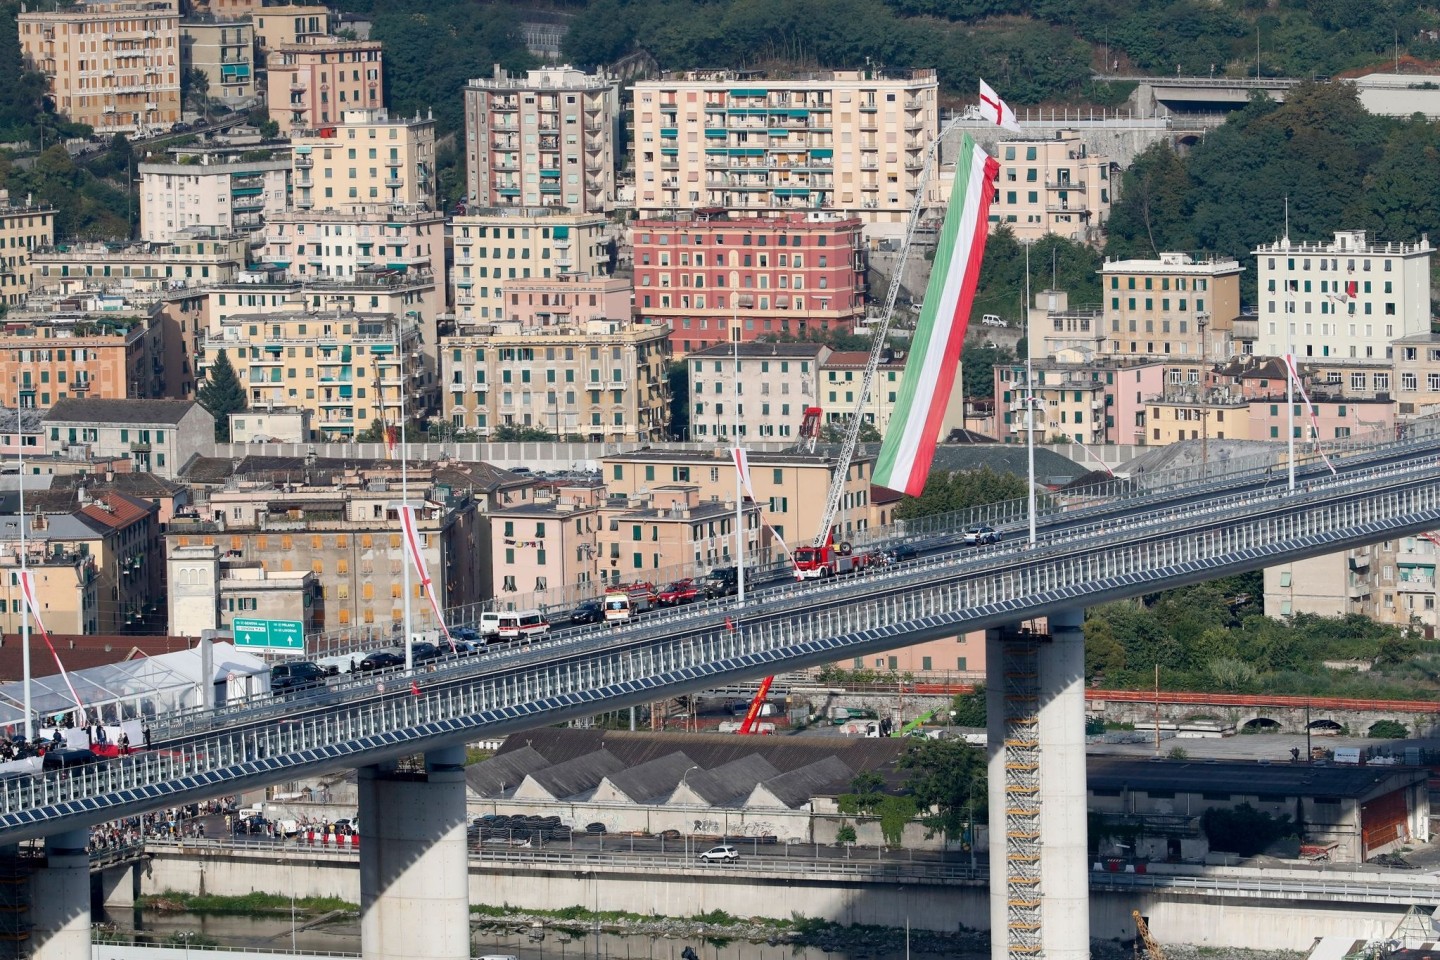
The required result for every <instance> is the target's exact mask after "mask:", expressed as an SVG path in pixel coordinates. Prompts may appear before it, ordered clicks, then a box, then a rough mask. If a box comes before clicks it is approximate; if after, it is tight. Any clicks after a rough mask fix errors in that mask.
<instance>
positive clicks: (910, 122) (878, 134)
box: [632, 70, 939, 236]
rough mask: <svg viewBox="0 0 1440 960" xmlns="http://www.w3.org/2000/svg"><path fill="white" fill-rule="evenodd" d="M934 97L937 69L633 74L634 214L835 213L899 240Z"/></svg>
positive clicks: (930, 133) (930, 131)
mask: <svg viewBox="0 0 1440 960" xmlns="http://www.w3.org/2000/svg"><path fill="white" fill-rule="evenodd" d="M937 94H938V81H937V80H936V76H935V71H934V70H915V71H912V72H911V73H910V74H909V75H908V76H905V77H894V78H892V77H887V76H883V75H880V74H878V73H872V72H871V71H869V70H866V71H860V70H836V71H828V72H823V71H822V72H818V73H812V74H809V75H807V76H806V77H803V78H795V79H785V78H780V77H762V76H758V75H741V74H738V73H734V72H730V71H718V70H717V71H695V72H690V73H685V74H683V75H679V76H666V77H664V78H662V79H659V80H644V81H640V82H638V83H636V84H635V90H634V105H633V111H634V115H633V120H634V124H633V125H634V143H633V145H632V146H633V149H634V153H635V206H636V208H637V213H638V215H639V216H640V217H641V218H645V217H659V216H664V215H666V214H672V215H673V214H674V213H675V212H677V211H680V210H687V211H688V210H694V209H697V208H704V207H724V208H726V209H729V210H731V211H745V212H747V213H765V214H774V213H784V212H789V211H795V210H825V211H830V212H837V211H838V212H843V213H844V214H846V215H847V216H856V217H860V218H861V219H862V220H864V221H865V223H866V224H867V225H870V226H871V227H872V229H873V228H877V227H878V228H881V230H882V232H886V233H893V234H894V235H897V236H898V235H899V234H901V233H903V230H904V224H905V223H906V222H908V220H909V217H910V210H911V208H912V207H913V205H914V201H915V191H916V190H917V189H919V188H920V185H919V175H920V171H921V169H922V168H923V167H924V162H925V151H926V150H928V149H929V147H930V144H931V143H932V142H933V141H934V139H935V137H936V136H937V135H938V132H939V126H938V124H939V107H938V103H937ZM886 225H888V226H886Z"/></svg>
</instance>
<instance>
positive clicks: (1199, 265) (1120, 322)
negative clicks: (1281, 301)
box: [1098, 253, 1244, 361]
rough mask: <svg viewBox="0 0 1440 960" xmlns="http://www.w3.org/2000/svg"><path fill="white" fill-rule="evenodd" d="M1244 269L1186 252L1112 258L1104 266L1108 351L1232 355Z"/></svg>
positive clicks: (1105, 346)
mask: <svg viewBox="0 0 1440 960" xmlns="http://www.w3.org/2000/svg"><path fill="white" fill-rule="evenodd" d="M1243 272H1244V269H1243V268H1242V267H1241V266H1240V263H1239V262H1238V261H1236V260H1214V259H1211V260H1208V261H1203V262H1196V261H1195V260H1194V259H1192V258H1191V257H1190V256H1189V255H1188V254H1184V253H1162V254H1160V256H1159V258H1158V259H1155V260H1107V261H1106V262H1105V264H1104V265H1103V266H1102V267H1101V268H1100V285H1101V287H1102V296H1103V297H1104V303H1103V306H1102V310H1103V311H1104V313H1103V328H1104V333H1105V335H1104V337H1103V339H1099V341H1098V342H1099V344H1100V345H1101V347H1102V351H1103V352H1104V353H1108V354H1111V355H1113V356H1120V357H1139V356H1145V357H1156V358H1166V357H1171V358H1175V359H1177V360H1184V359H1195V360H1206V361H1220V360H1226V359H1228V358H1229V357H1230V356H1231V355H1232V353H1233V346H1232V345H1233V343H1234V339H1233V337H1232V333H1233V330H1234V322H1235V318H1236V317H1238V316H1239V315H1240V274H1241V273H1243ZM1202 338H1203V339H1202Z"/></svg>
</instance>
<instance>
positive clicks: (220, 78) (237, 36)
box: [180, 14, 256, 104]
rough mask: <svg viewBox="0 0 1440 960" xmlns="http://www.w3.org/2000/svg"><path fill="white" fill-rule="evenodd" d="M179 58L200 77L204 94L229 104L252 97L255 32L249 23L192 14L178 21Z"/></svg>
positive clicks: (253, 94)
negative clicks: (181, 54)
mask: <svg viewBox="0 0 1440 960" xmlns="http://www.w3.org/2000/svg"><path fill="white" fill-rule="evenodd" d="M180 49H181V51H182V52H183V54H184V55H183V57H182V59H181V62H182V63H185V64H186V65H187V66H188V67H189V68H190V69H192V70H198V71H200V73H202V74H204V76H205V80H206V83H207V84H208V87H207V88H206V95H207V96H209V97H210V99H212V100H218V101H220V102H221V103H225V104H230V103H233V102H236V101H240V100H249V99H250V98H251V97H253V96H255V89H256V88H255V63H254V60H255V29H254V27H253V26H252V25H251V23H250V20H249V19H248V18H247V19H240V18H227V17H216V16H210V15H204V14H194V15H191V16H188V17H186V18H185V19H184V20H182V21H180Z"/></svg>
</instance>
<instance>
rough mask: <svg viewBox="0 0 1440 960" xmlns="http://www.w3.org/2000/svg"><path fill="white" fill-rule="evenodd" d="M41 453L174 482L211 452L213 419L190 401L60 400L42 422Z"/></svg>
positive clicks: (206, 411) (213, 428) (90, 398)
mask: <svg viewBox="0 0 1440 960" xmlns="http://www.w3.org/2000/svg"><path fill="white" fill-rule="evenodd" d="M41 430H42V432H43V434H44V439H43V443H44V452H45V453H47V454H49V455H51V456H61V457H84V458H87V459H92V460H97V461H99V460H128V461H130V463H131V464H132V465H133V468H134V470H135V471H137V472H141V473H154V474H156V475H158V476H161V477H166V478H168V479H173V478H175V477H176V476H178V475H179V473H180V471H181V470H182V469H183V468H184V466H185V464H186V463H187V462H188V461H189V460H190V458H191V457H193V456H195V455H196V454H199V453H202V452H204V451H206V450H209V449H210V445H211V443H213V442H214V440H215V418H214V417H213V416H211V415H210V412H209V411H208V410H206V409H205V408H204V407H202V406H200V404H198V403H196V402H195V401H193V400H116V399H110V398H100V397H93V398H92V397H84V398H78V399H64V400H60V401H59V402H57V403H56V404H55V405H54V406H53V407H51V408H50V409H49V410H48V411H47V412H46V413H45V416H44V419H43V420H42V422H41Z"/></svg>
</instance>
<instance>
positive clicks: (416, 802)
mask: <svg viewBox="0 0 1440 960" xmlns="http://www.w3.org/2000/svg"><path fill="white" fill-rule="evenodd" d="M1337 466H1338V473H1337V474H1335V475H1333V476H1332V475H1331V474H1330V473H1329V472H1328V471H1323V472H1320V471H1316V470H1315V469H1313V468H1312V469H1308V470H1307V471H1305V472H1302V475H1301V483H1300V484H1299V485H1298V486H1297V487H1296V489H1295V490H1293V491H1291V490H1288V489H1287V488H1286V486H1285V484H1284V483H1283V481H1282V480H1281V479H1280V478H1279V477H1271V476H1270V475H1269V471H1266V472H1265V474H1264V475H1256V476H1246V477H1234V476H1231V477H1227V478H1224V479H1223V480H1217V481H1213V482H1208V483H1196V484H1193V485H1189V486H1183V487H1178V488H1172V489H1167V490H1163V491H1161V492H1156V493H1149V494H1147V493H1144V492H1141V491H1138V490H1131V491H1129V492H1128V494H1127V495H1125V496H1121V497H1117V498H1114V499H1112V500H1110V501H1109V502H1104V503H1096V504H1093V505H1091V506H1088V507H1086V508H1084V509H1081V510H1075V511H1072V512H1068V513H1056V514H1052V515H1049V516H1047V517H1045V518H1044V519H1043V522H1042V523H1041V525H1040V528H1039V537H1038V540H1037V543H1036V544H1035V545H1034V546H1033V547H1031V546H1029V545H1028V544H1025V543H1023V542H1022V541H1019V540H1014V541H1009V542H1005V543H1002V544H999V545H997V546H995V547H991V548H983V549H968V550H962V549H961V548H960V545H959V540H958V536H956V535H953V534H952V535H949V536H946V535H943V534H935V535H933V536H932V537H931V538H930V539H929V541H928V542H925V543H921V544H919V546H920V547H921V548H922V551H923V552H922V555H921V556H920V557H918V558H917V559H915V560H912V561H910V562H907V563H902V564H896V565H891V566H889V567H885V568H880V569H876V570H873V571H870V572H867V573H865V574H864V575H861V576H857V577H852V578H843V579H836V580H826V581H820V582H810V583H805V584H788V585H783V586H778V587H776V588H774V589H771V590H768V591H766V592H763V593H760V594H758V595H755V596H753V597H752V598H750V600H749V601H748V602H747V603H746V604H745V606H744V607H743V608H737V607H736V606H735V604H734V602H733V601H730V600H726V601H714V602H709V603H704V604H697V605H694V606H691V607H687V608H683V609H677V610H674V611H671V612H667V613H665V614H663V615H660V616H656V617H652V618H648V619H643V620H641V621H639V622H637V623H634V624H630V625H626V626H624V627H621V628H618V629H615V628H609V627H605V626H597V627H594V628H587V629H576V630H570V631H564V632H561V633H557V634H554V635H552V636H551V637H549V638H548V639H546V640H545V641H543V642H538V643H535V644H533V645H531V646H529V647H525V648H521V649H511V650H505V651H497V652H494V653H491V654H487V655H483V656H478V657H471V658H467V659H465V660H461V661H456V662H452V663H447V664H445V665H443V666H441V667H440V668H439V669H438V670H436V672H433V673H424V674H417V675H416V676H415V677H414V678H410V677H399V676H392V677H388V678H385V679H383V680H378V681H377V680H376V679H375V678H369V679H348V678H347V679H344V680H342V681H340V682H337V683H334V684H332V685H330V686H328V687H326V688H324V689H323V690H321V691H319V692H317V693H316V695H314V696H312V697H309V698H305V699H298V700H279V699H277V700H272V701H268V702H261V703H257V704H246V705H239V706H234V707H225V708H220V709H217V710H213V711H209V712H196V713H191V714H187V715H183V716H175V717H171V718H161V719H160V722H158V723H157V724H155V725H154V729H153V732H154V735H155V745H156V749H154V750H152V751H148V752H143V753H140V754H137V755H134V756H130V757H124V758H119V759H115V760H111V761H107V762H104V763H99V764H95V765H93V766H89V767H83V768H79V769H76V770H73V771H70V772H69V773H68V775H61V774H59V773H54V772H51V773H43V774H35V775H24V776H17V777H13V778H10V779H7V780H4V781H0V843H5V844H14V843H17V842H19V841H21V840H26V839H32V838H38V837H45V838H46V845H47V851H48V861H47V862H48V865H47V866H46V868H45V869H43V870H41V871H39V872H38V873H37V874H36V875H35V877H34V879H33V885H35V886H36V888H37V889H43V890H44V891H45V894H46V895H45V897H44V898H43V899H44V904H43V908H42V905H41V900H42V898H41V897H40V895H39V894H38V893H37V894H36V895H35V897H34V898H33V900H34V904H35V906H34V907H33V908H32V920H33V924H34V928H35V936H34V940H35V943H36V951H35V953H36V955H37V956H44V957H46V960H49V958H50V957H51V956H53V957H56V958H59V957H63V958H64V960H81V958H82V957H85V956H88V951H89V910H88V902H89V901H88V885H86V884H85V882H84V881H85V878H86V876H87V874H88V862H87V860H86V858H85V855H84V848H85V837H86V828H88V827H89V826H90V825H92V824H95V823H99V822H102V821H105V820H110V819H114V818H117V817H124V816H130V815H134V814H137V813H141V812H144V811H147V810H152V809H158V808H162V807H167V806H171V805H175V804H179V803H187V802H193V801H196V800H200V799H204V798H208V797H213V796H217V795H222V794H233V793H237V792H240V791H243V790H248V789H252V788H257V787H261V786H265V785H269V784H274V783H279V782H285V781H291V780H294V779H297V778H299V777H302V776H307V775H312V774H317V773H320V772H323V771H329V770H336V769H341V768H358V769H359V770H360V806H361V810H362V813H361V823H362V824H363V832H362V842H361V851H362V863H361V889H362V897H361V900H362V903H361V907H362V914H363V915H362V925H361V929H362V940H363V944H364V946H363V949H364V953H365V956H366V957H367V960H368V958H376V960H379V958H386V960H388V958H391V957H394V958H400V957H406V958H421V960H431V958H434V960H441V958H445V960H460V958H465V957H468V953H469V941H468V903H467V902H466V900H467V898H466V881H465V870H466V856H465V820H466V815H465V795H464V779H463V750H462V745H463V744H464V743H465V742H467V741H472V740H475V739H478V738H481V737H494V736H497V735H501V734H505V733H510V732H514V731H517V730H523V729H526V728H529V727H536V726H541V725H546V724H552V723H556V722H560V721H564V720H567V719H571V718H575V717H583V716H588V715H591V714H594V713H597V712H600V711H605V710H613V709H616V708H621V707H625V706H628V705H632V704H640V703H645V702H650V701H655V700H659V699H663V698H667V697H673V696H676V695H678V694H683V693H688V692H694V691H697V690H702V689H706V688H711V687H715V686H717V685H722V684H725V683H730V682H735V681H739V680H745V679H753V678H755V677H758V676H764V675H769V674H775V673H779V672H783V671H786V670H793V669H797V668H801V667H806V666H811V665H816V664H822V663H831V662H835V661H837V660H846V659H850V658H852V657H856V656H862V655H864V654H867V653H872V652H877V651H883V650H887V649H893V648H895V647H899V646H904V645H907V644H911V643H916V642H921V641H925V640H930V639H935V638H943V637H948V636H954V635H956V634H959V633H963V632H966V631H973V630H980V629H986V630H989V631H991V632H990V635H989V637H990V639H989V641H988V650H987V664H988V669H989V672H990V675H991V682H990V684H989V687H988V689H989V691H990V693H989V696H990V702H989V713H990V744H991V747H990V809H991V818H990V821H991V823H992V830H993V831H994V834H993V835H994V836H995V838H996V841H995V844H994V846H993V848H992V855H991V890H992V908H991V927H992V930H993V931H994V936H993V942H994V945H995V946H994V951H995V956H996V957H997V958H999V957H1006V956H1042V955H1043V956H1046V957H1054V958H1067V960H1068V958H1081V957H1085V956H1087V955H1088V950H1089V938H1088V919H1087V904H1086V889H1087V886H1086V885H1087V874H1088V871H1087V866H1088V863H1087V859H1088V858H1087V856H1086V846H1085V782H1084V742H1083V710H1084V702H1083V665H1084V658H1083V640H1082V637H1081V632H1080V625H1081V619H1082V616H1083V610H1084V608H1085V607H1086V606H1087V605H1089V604H1092V603H1103V602H1106V601H1110V600H1115V599H1120V598H1124V597H1133V596H1137V595H1140V594H1144V593H1153V592H1155V591H1158V590H1162V589H1166V588H1169V587H1175V586H1179V585H1183V584H1187V583H1194V582H1198V581H1202V580H1206V579H1211V578H1214V577H1219V576H1225V575H1229V574H1233V573H1238V572H1242V571H1246V570H1254V569H1258V568H1261V567H1264V566H1269V565H1273V564H1277V563H1284V562H1288V561H1293V560H1297V559H1301V558H1305V557H1310V556H1316V555H1321V554H1325V553H1331V552H1335V551H1339V550H1343V549H1346V548H1348V547H1353V546H1358V545H1362V544H1366V543H1372V542H1377V541H1381V540H1385V539H1393V538H1395V537H1397V536H1402V535H1405V534H1412V533H1418V532H1421V531H1425V530H1429V529H1433V528H1436V527H1440V484H1437V483H1436V480H1437V477H1440V422H1429V421H1426V422H1422V423H1420V424H1416V425H1412V426H1411V428H1410V429H1409V430H1408V431H1407V434H1406V435H1405V437H1404V438H1402V439H1400V440H1397V441H1396V442H1394V443H1391V444H1387V445H1384V446H1380V447H1377V448H1374V449H1372V450H1369V451H1362V452H1358V453H1355V454H1354V455H1352V456H1350V457H1347V458H1345V459H1343V460H1341V461H1340V462H1339V463H1338V464H1337ZM1038 617H1045V618H1047V620H1048V633H1045V634H1038V633H1035V634H1032V633H1027V632H1024V631H1021V630H1019V629H1017V626H1018V625H1019V624H1022V623H1024V622H1026V621H1030V620H1032V619H1034V618H1038ZM416 754H424V756H425V767H424V771H423V772H420V771H419V770H418V769H411V768H409V767H397V766H396V761H398V760H400V759H401V758H404V757H411V756H414V755H416ZM1042 769H1043V773H1042ZM1002 825H1003V826H1002Z"/></svg>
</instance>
